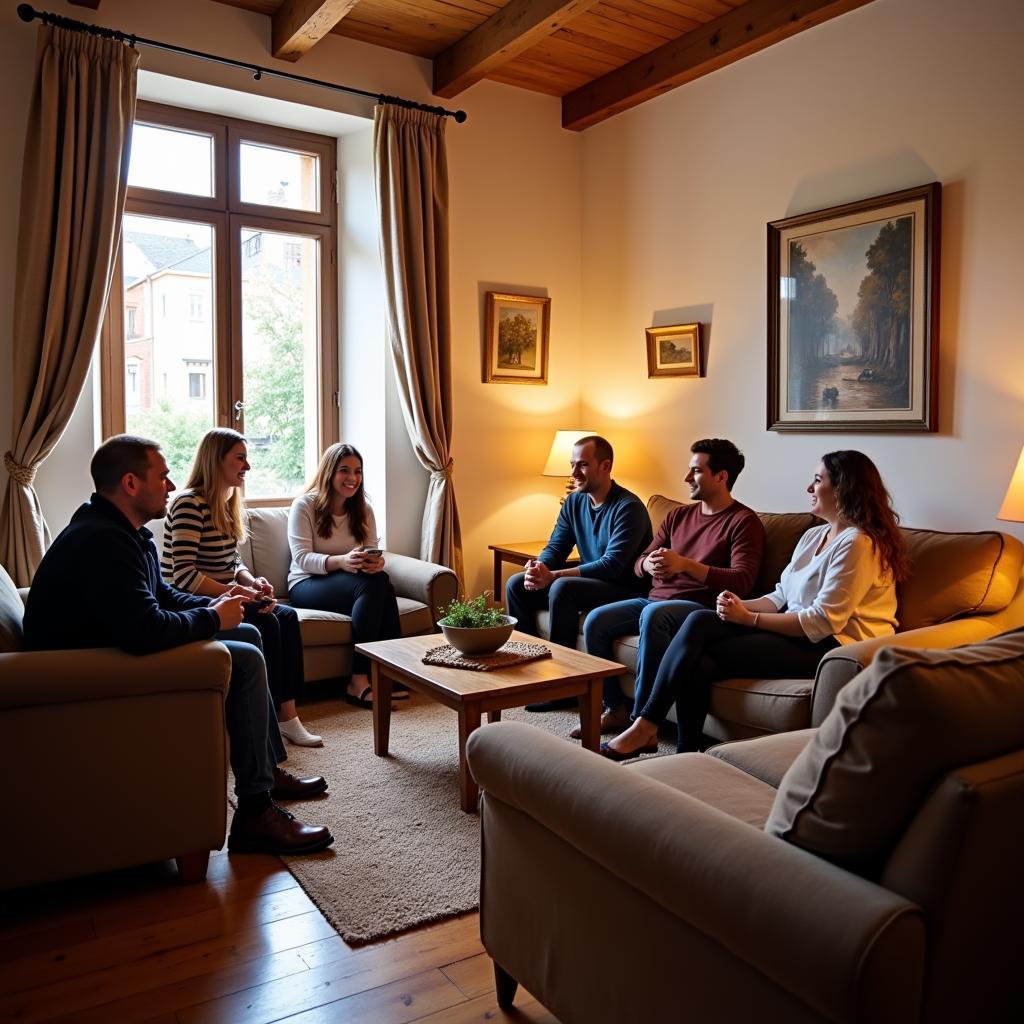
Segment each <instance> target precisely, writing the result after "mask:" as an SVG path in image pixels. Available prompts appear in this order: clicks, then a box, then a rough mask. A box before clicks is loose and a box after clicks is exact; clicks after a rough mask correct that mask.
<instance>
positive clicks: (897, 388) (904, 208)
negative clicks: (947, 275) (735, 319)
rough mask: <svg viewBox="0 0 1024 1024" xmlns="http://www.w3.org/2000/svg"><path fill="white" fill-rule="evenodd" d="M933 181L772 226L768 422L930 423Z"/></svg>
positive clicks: (895, 426)
mask: <svg viewBox="0 0 1024 1024" xmlns="http://www.w3.org/2000/svg"><path fill="white" fill-rule="evenodd" d="M941 195H942V186H941V185H940V184H939V183H938V182H932V183H931V184H928V185H921V186H919V187H917V188H910V189H906V190H905V191H903V192H893V193H891V194H889V195H885V196H877V197H875V198H874V199H864V200H862V201H861V202H857V203H849V204H848V205H846V206H836V207H833V208H832V209H829V210H820V211H818V212H817V213H805V214H802V215H801V216H799V217H788V218H787V219H786V220H777V221H773V222H772V223H770V224H769V225H768V429H769V430H780V431H781V430H787V431H788V430H819V431H837V430H839V431H844V432H857V431H882V430H885V431H904V430H906V431H912V430H917V431H934V430H937V429H938V382H939V352H938V327H939V316H938V313H939V224H940V205H941Z"/></svg>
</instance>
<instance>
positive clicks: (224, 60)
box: [18, 4, 468, 124]
mask: <svg viewBox="0 0 1024 1024" xmlns="http://www.w3.org/2000/svg"><path fill="white" fill-rule="evenodd" d="M18 17H19V18H21V20H22V21H25V22H31V21H35V20H36V19H38V20H39V21H41V22H42V23H43V24H44V25H56V26H57V27H58V28H64V29H68V30H69V31H70V32H88V33H89V35H93V36H102V37H103V38H104V39H116V40H117V41H118V42H119V43H127V44H128V45H129V46H135V45H136V44H138V45H140V46H153V47H155V48H156V49H158V50H170V51H171V53H181V54H184V55H185V56H186V57H196V58H197V59H198V60H208V61H211V62H212V63H214V64H226V65H227V66H228V67H232V68H241V69H242V70H243V71H248V72H250V73H251V74H252V77H253V78H254V79H255V80H256V81H257V82H258V81H259V80H260V79H261V78H262V77H263V76H264V75H269V76H270V77H271V78H283V79H285V81H288V82H301V83H302V84H303V85H315V86H317V87H319V88H321V89H333V90H334V91H335V92H347V93H349V94H350V95H352V96H364V97H366V99H370V100H376V101H377V102H378V103H389V104H391V105H392V106H395V107H405V108H406V109H407V110H425V111H426V112H427V113H428V114H443V115H444V116H445V117H454V118H455V121H456V123H458V124H462V122H463V121H465V120H466V118H467V116H468V115H467V114H466V112H465V111H464V110H448V109H447V108H446V107H432V106H430V105H429V104H427V103H417V102H416V101H415V100H407V99H403V98H402V97H401V96H385V95H383V94H382V93H376V92H368V91H367V90H366V89H355V88H353V87H352V86H350V85H335V84H334V82H324V81H322V80H321V79H319V78H305V77H303V76H302V75H293V74H290V73H289V72H287V71H275V70H274V69H273V68H263V67H260V66H259V65H258V64H246V63H245V62H244V61H240V60H233V59H232V58H231V57H218V56H217V55H216V54H213V53H203V51H202V50H190V49H189V48H188V47H186V46H175V45H174V44H173V43H161V42H159V41H158V40H156V39H146V38H145V37H144V36H135V35H131V34H129V33H127V32H121V31H120V30H119V29H116V28H104V27H103V26H102V25H87V24H86V23H85V22H84V21H75V20H74V19H73V18H65V17H64V16H63V15H62V14H50V13H49V12H48V11H37V10H36V9H35V8H34V7H33V6H32V5H31V4H19V5H18Z"/></svg>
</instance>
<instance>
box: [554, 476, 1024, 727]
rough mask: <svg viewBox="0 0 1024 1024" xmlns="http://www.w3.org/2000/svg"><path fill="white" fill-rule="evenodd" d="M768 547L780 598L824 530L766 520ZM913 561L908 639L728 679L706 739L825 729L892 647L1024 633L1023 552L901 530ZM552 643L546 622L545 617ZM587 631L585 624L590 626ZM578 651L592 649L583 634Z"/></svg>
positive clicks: (771, 582)
mask: <svg viewBox="0 0 1024 1024" xmlns="http://www.w3.org/2000/svg"><path fill="white" fill-rule="evenodd" d="M679 504H680V502H678V501H674V500H673V499H671V498H666V497H664V496H662V495H660V494H656V495H654V496H653V497H652V498H651V499H650V501H648V503H647V511H648V513H649V514H650V517H651V523H652V525H653V528H654V529H655V530H657V528H658V527H659V526H660V525H661V523H662V521H663V520H664V518H665V516H666V515H667V514H668V513H669V511H671V509H673V508H675V507H677V506H678V505H679ZM760 515H761V521H762V522H763V523H764V527H765V533H766V536H767V544H766V548H765V557H764V562H763V563H762V566H761V572H760V575H759V576H758V579H757V583H756V584H755V585H754V590H753V592H752V596H759V595H761V594H767V593H769V592H770V591H771V590H773V589H774V587H775V584H776V582H777V581H778V579H779V576H780V575H781V574H782V570H783V569H784V568H785V566H786V564H787V563H788V562H789V559H790V556H791V555H792V553H793V549H794V548H795V547H796V542H797V540H799V538H800V536H801V535H802V534H803V533H804V532H805V531H806V530H808V529H810V528H811V527H812V526H814V525H816V524H819V523H820V522H821V520H819V519H816V518H815V517H814V516H812V515H811V514H810V513H803V512H789V513H772V512H762V513H760ZM902 533H903V537H904V540H905V541H906V544H907V548H908V550H909V552H910V560H911V563H912V570H911V575H910V578H909V579H908V580H907V581H906V582H904V583H902V584H900V586H899V588H898V597H899V607H898V611H897V615H898V618H899V624H900V629H899V632H898V633H897V634H896V636H894V637H888V638H886V639H883V640H868V641H863V642H862V643H857V644H850V645H847V646H843V647H840V648H837V649H836V650H833V651H830V652H829V653H828V654H826V655H825V657H824V658H823V659H822V662H821V665H820V666H819V668H818V673H817V676H816V677H815V678H814V679H771V678H763V677H752V678H749V679H726V680H722V681H720V682H717V683H715V684H714V685H713V686H712V690H711V703H710V712H709V714H708V717H707V720H706V722H705V725H704V731H705V733H706V734H707V735H708V736H710V737H711V738H713V739H717V740H734V739H746V738H749V737H753V736H760V735H764V734H765V733H776V732H788V731H790V730H792V729H806V728H807V727H808V726H812V725H819V724H820V723H821V721H822V720H823V719H824V717H825V715H827V714H828V712H829V710H830V709H831V708H832V705H833V703H834V702H835V698H836V694H837V693H838V692H839V690H840V689H841V688H842V687H843V686H844V685H845V684H846V683H847V682H849V681H850V680H851V679H852V678H853V677H854V676H855V675H856V674H857V673H858V672H859V671H860V670H861V669H862V668H864V667H866V666H867V665H868V664H869V663H870V662H871V659H872V658H873V657H874V654H875V652H876V651H878V650H879V649H880V648H882V647H885V646H890V645H892V644H899V645H900V646H902V647H953V646H955V645H958V644H966V643H971V642H972V641H976V640H984V639H986V638H988V637H991V636H995V635H996V634H998V633H1002V632H1004V631H1005V630H1008V629H1014V628H1016V627H1018V626H1022V625H1024V578H1022V576H1021V569H1022V565H1024V545H1022V544H1021V542H1020V541H1019V540H1017V539H1016V538H1015V537H1012V536H1010V535H1009V534H1005V533H1000V532H998V531H996V530H991V531H983V532H980V533H943V532H940V531H938V530H913V529H903V530H902ZM539 621H540V625H541V632H542V633H544V634H545V635H547V613H546V612H545V613H543V614H542V615H541V616H540V619H539ZM581 625H582V623H581ZM638 644H639V637H636V636H630V637H623V638H622V640H620V641H619V642H618V643H617V644H616V645H615V648H614V652H615V653H614V656H615V660H616V661H619V662H621V663H622V664H623V665H626V666H627V668H628V669H629V674H628V675H626V676H625V677H623V680H622V682H623V685H624V688H625V689H626V691H627V692H628V693H629V694H632V692H633V684H634V674H635V672H636V663H637V646H638ZM579 645H580V647H581V648H582V646H583V637H582V633H581V635H580V640H579ZM673 714H674V712H673Z"/></svg>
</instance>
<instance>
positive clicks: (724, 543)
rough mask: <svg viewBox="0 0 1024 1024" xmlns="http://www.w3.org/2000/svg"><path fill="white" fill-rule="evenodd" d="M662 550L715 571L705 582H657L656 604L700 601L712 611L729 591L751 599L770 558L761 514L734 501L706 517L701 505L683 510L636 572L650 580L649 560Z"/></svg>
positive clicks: (670, 518)
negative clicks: (763, 563) (646, 572)
mask: <svg viewBox="0 0 1024 1024" xmlns="http://www.w3.org/2000/svg"><path fill="white" fill-rule="evenodd" d="M658 548H671V549H672V550H673V551H675V552H676V553H677V554H680V555H685V556H686V557H687V558H692V559H694V561H697V562H701V563H703V564H704V565H707V566H710V567H711V568H709V569H708V578H707V581H706V582H704V583H701V582H699V581H698V580H695V579H694V578H693V577H692V576H690V575H688V574H687V573H685V572H681V573H679V574H678V575H676V576H670V577H669V578H668V579H666V580H655V581H654V586H653V587H652V588H651V592H650V594H648V597H649V598H650V600H652V601H677V600H681V601H699V602H700V603H702V604H706V605H708V606H709V607H710V606H711V605H712V604H714V601H715V598H716V597H717V596H718V595H719V594H720V593H721V592H722V591H723V590H731V591H732V592H733V593H734V594H737V595H738V596H739V597H746V595H747V594H749V593H750V590H751V588H752V587H753V586H754V581H755V580H756V579H757V573H758V570H760V568H761V558H762V556H763V555H764V526H763V525H762V524H761V520H760V518H759V517H758V515H757V513H756V512H754V511H752V510H751V509H749V508H747V506H746V505H741V504H740V503H739V502H738V501H734V502H733V503H732V504H731V505H730V506H729V507H728V508H727V509H723V510H722V511H721V512H718V513H716V514H715V515H711V516H708V515H705V514H704V513H703V512H701V504H700V502H699V501H695V502H693V503H692V504H690V505H680V506H679V508H675V509H673V510H672V511H671V512H669V514H668V515H667V516H665V521H664V522H663V523H662V524H661V526H659V527H658V532H657V533H656V534H655V535H654V540H652V541H651V543H650V544H649V545H648V546H647V549H646V550H645V551H644V553H643V554H642V555H641V556H640V557H639V558H638V559H637V560H636V565H635V567H634V571H635V572H636V574H637V576H643V575H644V569H643V561H644V559H645V558H646V557H647V556H648V555H649V554H650V553H651V552H652V551H657V550H658Z"/></svg>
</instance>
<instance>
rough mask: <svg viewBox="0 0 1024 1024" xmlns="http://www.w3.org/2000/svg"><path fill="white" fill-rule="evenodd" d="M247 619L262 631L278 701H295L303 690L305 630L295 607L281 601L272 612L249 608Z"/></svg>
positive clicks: (269, 677) (272, 692)
mask: <svg viewBox="0 0 1024 1024" xmlns="http://www.w3.org/2000/svg"><path fill="white" fill-rule="evenodd" d="M245 621H246V622H247V623H248V624H249V625H250V626H255V627H256V628H257V629H258V630H259V631H260V639H261V640H262V641H263V657H264V659H266V662H267V684H268V685H269V687H270V696H271V697H273V699H274V704H275V705H277V706H278V707H280V706H281V705H282V704H283V703H284V702H285V701H286V700H295V698H296V697H298V695H299V693H300V691H301V690H302V679H303V673H304V668H303V662H302V633H301V632H300V630H299V616H298V615H297V614H296V612H295V609H294V608H289V607H288V606H287V605H283V604H279V605H277V607H276V608H274V610H273V611H272V612H261V611H260V610H259V609H258V608H254V607H248V608H246V609H245Z"/></svg>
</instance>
